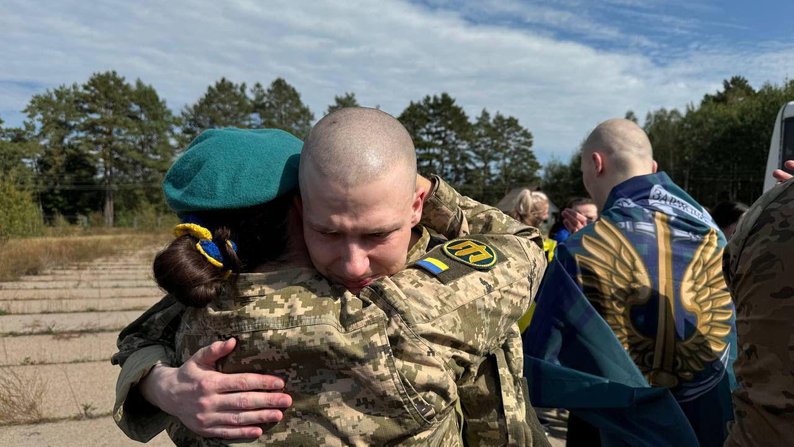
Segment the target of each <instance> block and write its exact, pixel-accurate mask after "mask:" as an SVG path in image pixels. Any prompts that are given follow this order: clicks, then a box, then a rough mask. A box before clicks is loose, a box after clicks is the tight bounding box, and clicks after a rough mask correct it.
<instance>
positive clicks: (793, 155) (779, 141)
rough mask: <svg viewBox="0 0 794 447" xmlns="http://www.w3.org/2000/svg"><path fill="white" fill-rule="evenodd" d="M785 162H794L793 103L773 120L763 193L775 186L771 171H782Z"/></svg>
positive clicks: (781, 110) (786, 105)
mask: <svg viewBox="0 0 794 447" xmlns="http://www.w3.org/2000/svg"><path fill="white" fill-rule="evenodd" d="M786 160H794V101H791V102H789V103H787V104H785V105H783V107H781V108H780V112H778V114H777V119H776V120H775V129H774V130H773V131H772V141H771V142H770V143H769V158H767V159H766V174H765V175H764V192H766V191H768V190H769V189H770V188H772V187H773V186H775V184H776V183H777V180H775V179H774V178H772V171H774V170H775V169H783V162H784V161H786ZM784 170H785V171H786V172H789V173H790V174H794V172H791V171H789V170H787V169H784Z"/></svg>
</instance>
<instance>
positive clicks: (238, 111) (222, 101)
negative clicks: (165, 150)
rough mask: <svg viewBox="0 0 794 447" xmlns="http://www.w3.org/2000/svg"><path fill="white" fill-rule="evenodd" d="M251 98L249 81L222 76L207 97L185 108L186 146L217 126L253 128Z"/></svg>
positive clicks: (183, 133) (183, 116) (183, 136)
mask: <svg viewBox="0 0 794 447" xmlns="http://www.w3.org/2000/svg"><path fill="white" fill-rule="evenodd" d="M252 107H253V105H252V103H251V98H249V97H248V94H247V93H246V87H245V83H242V84H235V83H234V82H231V81H229V80H227V79H226V78H221V79H220V80H219V81H217V82H216V83H215V84H214V85H211V86H209V87H208V88H207V92H206V93H204V96H202V97H201V98H199V100H198V101H197V102H196V103H195V104H193V105H191V106H187V107H185V108H184V110H182V120H181V121H182V135H181V138H180V145H181V146H183V147H184V146H186V145H187V144H188V143H190V141H191V140H192V139H193V138H195V137H196V136H198V134H200V133H201V131H203V130H206V129H212V128H216V127H251V125H252V123H251V112H252V111H253V110H252Z"/></svg>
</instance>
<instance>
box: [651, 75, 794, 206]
mask: <svg viewBox="0 0 794 447" xmlns="http://www.w3.org/2000/svg"><path fill="white" fill-rule="evenodd" d="M792 100H794V81H789V82H787V83H786V84H785V85H783V86H773V85H769V84H767V85H764V86H763V87H761V88H760V89H759V90H757V91H756V90H754V89H753V88H752V86H750V84H749V83H748V82H747V80H746V79H744V78H742V77H739V76H734V77H732V78H731V79H729V80H726V81H724V82H723V90H722V91H718V92H716V93H714V94H707V95H705V96H704V97H703V100H702V101H701V103H700V105H699V106H697V107H696V106H694V105H692V106H689V107H688V108H687V110H686V111H685V113H683V114H682V113H680V112H678V111H677V110H671V111H668V110H665V109H660V110H657V111H654V112H650V113H649V114H648V115H647V116H646V119H645V125H644V128H645V130H646V132H647V133H648V136H649V138H650V139H651V143H652V145H653V148H654V158H655V159H656V160H657V162H658V163H659V169H661V170H664V171H666V172H667V173H668V174H669V175H670V176H671V177H672V178H673V180H674V181H675V182H676V183H678V184H679V185H681V187H683V188H684V189H685V190H687V191H688V192H689V193H690V194H692V196H693V197H695V199H697V200H698V201H700V202H701V203H703V204H704V205H707V206H713V205H715V204H717V203H719V202H721V201H725V200H738V201H742V202H745V203H748V204H749V203H752V202H753V201H755V199H756V198H758V196H759V195H760V194H761V192H762V187H763V182H764V176H765V175H766V173H765V169H766V159H767V156H768V152H769V142H770V139H771V137H772V129H773V126H774V122H775V118H776V116H777V112H778V110H779V109H780V107H781V106H782V105H783V104H785V103H786V102H788V101H792Z"/></svg>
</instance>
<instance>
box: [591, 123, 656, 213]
mask: <svg viewBox="0 0 794 447" xmlns="http://www.w3.org/2000/svg"><path fill="white" fill-rule="evenodd" d="M655 172H656V162H655V161H653V151H652V150H651V142H650V140H648V136H647V135H646V134H645V131H643V130H642V129H641V128H640V126H638V125H637V124H636V123H634V122H633V121H629V120H626V119H611V120H608V121H604V122H603V123H601V124H599V125H598V126H597V127H596V128H595V129H593V131H592V132H591V133H590V135H589V136H588V137H587V140H585V142H584V144H583V145H582V181H583V182H584V187H585V189H587V192H588V193H589V194H590V197H592V198H593V200H594V201H595V203H596V206H598V209H599V210H600V209H603V207H604V203H606V200H607V196H608V195H609V192H610V191H612V188H614V187H615V186H616V185H618V184H620V183H622V182H624V181H626V180H628V179H630V178H632V177H636V176H638V175H647V174H653V173H655Z"/></svg>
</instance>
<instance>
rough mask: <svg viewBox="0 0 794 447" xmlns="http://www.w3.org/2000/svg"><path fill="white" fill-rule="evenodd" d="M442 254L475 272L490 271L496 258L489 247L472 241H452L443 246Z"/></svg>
mask: <svg viewBox="0 0 794 447" xmlns="http://www.w3.org/2000/svg"><path fill="white" fill-rule="evenodd" d="M442 250H443V251H444V253H445V254H446V255H447V256H449V257H450V258H451V259H454V260H455V261H458V262H461V263H463V264H466V265H468V266H469V267H474V268H475V269H477V270H491V269H492V268H493V266H495V265H496V262H497V260H498V256H497V254H496V250H495V249H494V248H492V247H491V246H490V245H488V244H486V243H483V242H480V241H477V240H473V239H454V240H451V241H449V242H447V243H446V244H444V245H443V247H442Z"/></svg>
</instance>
